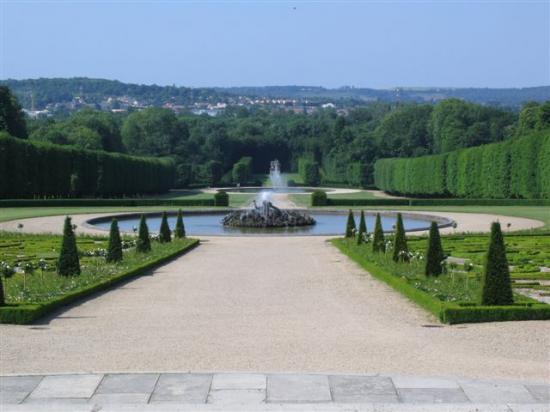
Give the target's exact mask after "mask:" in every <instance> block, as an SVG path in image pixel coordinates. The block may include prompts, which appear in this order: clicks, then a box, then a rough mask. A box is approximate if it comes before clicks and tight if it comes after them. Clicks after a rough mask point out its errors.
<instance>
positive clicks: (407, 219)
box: [87, 211, 452, 236]
mask: <svg viewBox="0 0 550 412" xmlns="http://www.w3.org/2000/svg"><path fill="white" fill-rule="evenodd" d="M226 214H227V212H188V213H186V214H184V217H183V220H184V224H185V231H186V233H187V234H188V235H190V236H198V235H202V236H246V235H254V236H258V235H271V236H273V235H279V236H292V235H294V236H296V235H309V236H312V235H325V236H326V235H343V234H344V231H345V227H346V220H347V213H344V212H328V211H324V212H312V213H309V215H310V216H312V217H313V218H314V219H315V221H316V222H317V223H316V224H315V225H313V226H301V227H291V228H237V227H226V226H223V225H222V223H221V220H222V218H223V217H224V216H225V215H226ZM113 217H116V218H117V219H118V224H119V227H120V230H122V231H124V232H133V231H134V229H135V228H137V227H138V225H139V217H140V215H138V214H131V215H117V216H106V217H100V218H96V219H92V220H89V221H88V222H87V223H88V224H89V225H92V226H93V227H96V228H100V229H104V230H109V227H110V225H111V219H112V218H113ZM355 218H356V221H357V223H359V214H356V215H355ZM375 218H376V215H375V214H371V213H365V220H366V223H367V229H368V230H369V232H371V231H372V230H373V228H374V221H375ZM381 218H382V227H383V229H384V231H385V232H391V231H392V230H393V225H394V224H395V214H394V213H383V214H381ZM160 219H161V215H160V214H159V213H150V214H147V225H148V226H149V230H150V231H151V232H158V230H159V227H160ZM432 220H435V221H436V222H438V225H439V226H440V227H445V226H450V225H451V224H452V221H451V220H448V219H444V218H441V217H434V216H426V215H419V214H403V224H404V226H405V230H406V231H415V230H426V229H428V228H429V226H430V223H431V221H432ZM168 223H169V225H170V227H171V228H172V229H173V228H174V227H175V225H176V216H175V214H170V215H169V217H168Z"/></svg>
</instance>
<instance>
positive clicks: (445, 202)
mask: <svg viewBox="0 0 550 412" xmlns="http://www.w3.org/2000/svg"><path fill="white" fill-rule="evenodd" d="M0 205H1V203H0ZM312 206H321V205H319V204H313V202H312ZM323 206H325V205H323ZM326 206H550V199H454V198H450V199H423V198H421V199H405V198H403V199H383V198H380V199H353V198H341V197H338V198H331V197H329V198H328V199H327V202H326Z"/></svg>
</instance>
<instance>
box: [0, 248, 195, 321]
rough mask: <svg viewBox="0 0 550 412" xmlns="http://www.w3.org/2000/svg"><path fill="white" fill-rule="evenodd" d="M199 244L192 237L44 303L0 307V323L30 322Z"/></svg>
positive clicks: (179, 254)
mask: <svg viewBox="0 0 550 412" xmlns="http://www.w3.org/2000/svg"><path fill="white" fill-rule="evenodd" d="M198 245H199V240H198V239H194V240H193V241H192V242H191V243H189V244H187V245H185V246H183V247H182V248H181V249H180V250H177V251H175V252H173V253H171V254H169V255H166V256H164V257H162V258H160V259H157V260H155V261H150V262H147V263H144V264H143V265H141V266H139V267H136V268H133V269H131V270H129V271H127V272H124V273H120V274H118V275H116V276H113V277H111V278H109V279H104V280H102V281H100V282H98V283H96V284H94V285H90V286H85V287H82V288H81V289H77V290H74V291H72V292H70V293H67V294H66V295H63V296H61V297H59V298H56V299H53V300H51V301H49V302H46V303H35V304H20V305H13V304H12V305H6V306H1V307H0V323H13V324H18V325H24V324H27V323H31V322H33V321H35V320H36V319H38V318H40V317H42V316H44V315H46V314H48V313H50V312H52V311H53V310H55V309H58V308H60V307H62V306H66V305H68V304H70V303H72V302H75V301H77V300H79V299H83V298H85V297H87V296H90V295H92V294H94V293H97V292H100V291H102V290H106V289H110V288H111V287H113V286H115V285H117V284H119V283H121V282H125V281H127V280H130V279H132V278H134V277H137V276H141V275H143V274H145V273H146V272H147V271H149V270H151V269H153V268H155V267H157V266H159V265H161V264H163V263H165V262H168V261H169V260H172V259H174V258H176V257H178V256H181V255H183V254H184V253H187V252H188V251H190V250H191V249H193V248H195V247H196V246H198Z"/></svg>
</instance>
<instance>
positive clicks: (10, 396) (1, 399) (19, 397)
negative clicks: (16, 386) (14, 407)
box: [0, 391, 29, 410]
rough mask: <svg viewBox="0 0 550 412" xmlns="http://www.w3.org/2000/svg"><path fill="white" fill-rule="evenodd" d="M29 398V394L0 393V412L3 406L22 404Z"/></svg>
mask: <svg viewBox="0 0 550 412" xmlns="http://www.w3.org/2000/svg"><path fill="white" fill-rule="evenodd" d="M27 396H29V392H12V391H10V392H3V391H0V410H1V405H5V404H17V403H20V402H21V401H23V399H25V398H26V397H27Z"/></svg>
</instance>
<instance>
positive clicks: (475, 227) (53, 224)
mask: <svg viewBox="0 0 550 412" xmlns="http://www.w3.org/2000/svg"><path fill="white" fill-rule="evenodd" d="M273 200H274V203H275V205H276V206H278V207H281V208H287V209H293V208H296V205H295V204H294V202H292V201H291V200H290V199H289V198H288V196H287V195H284V194H276V195H274V198H273ZM137 212H138V210H136V211H135V212H126V213H137ZM310 212H312V213H313V212H314V210H310ZM343 212H344V213H345V211H343ZM400 212H401V213H404V214H406V213H408V212H407V211H406V210H401V211H400ZM410 213H411V214H417V215H418V214H423V215H429V216H442V217H446V218H449V219H451V220H454V221H455V222H457V224H458V226H457V228H456V229H453V228H452V227H447V228H443V229H441V233H445V234H447V233H454V232H457V233H459V232H460V233H468V232H471V233H477V232H489V231H490V230H491V223H492V222H494V221H497V220H498V221H500V222H501V223H502V230H503V231H505V232H507V231H517V230H525V229H534V228H537V227H542V226H544V222H541V221H539V220H534V219H527V218H523V217H513V216H502V215H494V214H484V213H457V212H432V211H430V212H423V211H416V210H414V211H411V212H410ZM123 214H124V212H118V213H89V214H79V215H73V216H72V222H73V223H74V224H76V225H77V234H83V233H87V234H92V235H107V234H108V231H106V230H101V229H97V228H94V227H92V226H90V225H86V224H85V223H86V221H87V220H90V219H93V218H97V217H101V216H112V215H123ZM64 220H65V216H43V217H33V218H27V219H17V220H10V221H8V222H0V231H8V232H23V233H61V232H62V229H63V222H64ZM508 223H510V226H509V227H508V226H507V224H508ZM19 224H22V225H23V227H22V228H20V227H19ZM370 229H372V228H370ZM422 233H423V232H415V234H422Z"/></svg>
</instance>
